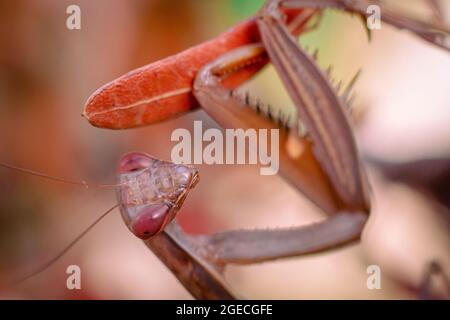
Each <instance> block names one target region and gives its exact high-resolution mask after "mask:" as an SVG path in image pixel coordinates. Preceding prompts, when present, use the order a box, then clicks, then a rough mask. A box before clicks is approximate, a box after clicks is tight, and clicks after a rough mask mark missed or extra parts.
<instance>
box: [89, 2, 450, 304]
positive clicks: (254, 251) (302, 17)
mask: <svg viewBox="0 0 450 320" xmlns="http://www.w3.org/2000/svg"><path fill="white" fill-rule="evenodd" d="M371 4H376V5H380V4H379V2H378V1H358V2H356V1H348V0H347V1H345V0H341V1H338V0H316V1H311V0H309V1H308V0H285V1H280V0H272V1H268V2H267V3H266V4H265V5H264V7H263V8H262V9H261V11H260V12H259V14H258V16H257V17H254V18H251V19H249V20H247V21H245V22H243V23H241V24H240V25H238V26H237V27H235V28H233V29H232V30H230V31H228V32H227V33H225V34H223V35H221V36H219V37H218V38H216V39H214V40H212V41H210V42H208V43H206V44H202V45H199V46H197V47H195V48H193V49H188V50H187V51H185V52H182V53H180V54H178V55H176V56H173V57H169V58H167V59H165V60H162V61H158V62H156V63H154V64H151V65H149V66H146V67H143V68H141V69H138V70H136V71H134V72H131V73H129V74H127V75H125V76H124V77H121V78H119V79H117V80H114V81H113V82H111V83H110V84H107V85H106V86H104V87H102V88H100V89H99V90H97V91H96V92H95V93H94V94H93V95H92V96H91V98H90V99H89V100H88V102H87V104H86V107H85V109H84V112H83V114H84V116H85V117H86V118H87V119H88V120H89V121H90V122H91V123H92V124H93V125H95V126H98V127H102V128H112V129H125V128H131V127H137V126H143V125H148V124H151V123H154V122H158V121H162V120H166V119H169V118H171V117H174V116H177V115H179V114H181V113H183V112H186V111H188V110H190V109H192V108H194V107H195V106H197V105H200V106H201V107H202V108H203V109H204V110H205V111H206V112H207V113H208V114H209V115H210V116H211V117H212V118H214V119H215V120H216V121H217V122H218V123H219V124H220V125H221V126H222V127H224V128H243V129H248V128H256V129H263V128H273V129H278V130H280V158H281V166H280V170H281V175H282V176H283V177H284V178H285V179H286V180H287V181H288V182H289V183H290V184H291V185H292V186H293V187H294V188H296V189H298V190H299V191H301V192H302V193H304V194H305V195H306V196H307V197H308V198H309V199H310V200H311V201H312V202H313V203H314V204H315V205H316V206H317V207H318V209H320V210H321V211H323V212H324V213H326V214H328V215H329V216H330V217H329V218H328V219H327V220H325V221H323V222H320V223H317V224H313V225H309V226H301V227H297V228H290V229H286V230H283V229H278V230H253V231H245V230H238V231H229V232H223V233H219V234H213V235H202V236H190V235H187V234H185V233H184V232H183V231H182V230H181V228H180V227H179V226H178V225H177V223H176V221H175V220H174V219H175V216H176V214H177V212H178V211H179V209H180V207H181V206H182V203H183V201H184V199H185V198H186V196H187V193H188V192H189V191H190V190H191V189H192V188H193V187H194V186H195V184H196V183H197V181H198V172H196V171H195V170H194V169H192V168H189V167H187V166H180V167H179V168H181V169H180V170H182V171H183V172H184V175H182V177H183V179H181V178H180V179H181V180H180V181H176V182H175V183H174V184H173V185H172V187H173V188H174V192H173V193H169V195H170V196H168V197H163V198H162V199H160V200H161V201H162V200H164V201H162V202H160V203H157V204H155V203H153V202H152V203H151V206H152V207H151V208H148V207H145V208H142V207H138V206H136V203H134V202H133V201H132V200H124V199H125V197H126V194H127V192H129V190H127V188H129V187H130V182H129V181H131V183H133V181H136V180H137V179H138V177H142V173H143V172H147V170H148V168H150V167H151V166H152V165H154V164H155V163H156V164H157V165H158V166H159V165H164V164H163V163H161V162H158V160H156V159H153V158H151V157H150V156H148V155H144V154H137V153H132V154H127V155H125V156H124V157H123V158H122V159H121V161H120V163H119V167H118V178H117V179H118V184H117V186H116V188H117V194H118V198H119V200H120V201H119V205H120V207H121V212H122V216H123V218H124V221H125V223H126V224H127V225H128V227H129V228H130V230H131V231H132V232H133V233H134V234H135V235H137V236H138V237H140V238H142V239H144V241H145V244H146V245H147V246H148V247H149V248H150V249H151V250H152V251H153V252H154V253H155V254H156V255H157V256H158V257H159V258H160V259H161V260H162V261H163V262H164V263H165V264H166V266H167V267H168V268H169V269H170V270H171V271H172V272H173V273H174V274H175V275H176V276H177V278H178V279H179V280H180V282H181V283H182V284H183V285H184V286H185V288H186V289H187V290H188V291H189V292H190V293H191V294H192V295H193V296H194V297H195V298H199V299H233V298H236V297H237V295H236V294H235V293H233V292H232V290H231V289H230V288H229V287H228V285H227V284H226V282H225V281H224V278H223V271H224V268H225V266H226V265H227V264H230V263H233V264H249V263H258V262H263V261H268V260H273V259H279V258H285V257H293V256H300V255H303V254H309V253H315V252H321V251H326V250H329V249H332V248H335V247H339V246H342V245H345V244H348V243H351V242H354V241H356V240H358V239H359V237H360V235H361V232H362V230H363V228H364V225H365V223H366V221H367V219H368V217H369V213H370V188H369V182H368V180H367V177H366V173H365V171H364V167H363V164H362V163H361V160H360V156H359V154H358V151H357V148H356V144H355V141H354V137H353V133H352V130H351V126H350V123H349V120H348V116H347V115H346V110H345V104H346V101H345V99H341V97H339V96H338V95H337V92H336V90H335V89H334V88H333V87H332V85H331V84H330V81H329V80H328V79H327V76H326V74H325V73H323V72H322V71H321V70H320V69H319V68H318V67H317V66H316V63H315V62H314V59H312V58H311V57H310V56H309V55H308V54H307V53H306V52H305V51H304V50H303V49H302V48H301V47H300V46H299V45H298V43H297V42H296V41H295V39H294V38H293V35H299V34H301V33H303V32H306V31H307V29H308V26H307V24H308V22H309V21H310V20H311V19H312V18H314V17H317V16H318V15H320V13H321V10H322V9H324V8H326V7H333V8H338V9H344V10H346V11H350V12H353V13H356V14H358V15H361V16H364V17H365V16H366V8H367V7H368V6H369V5H371ZM380 7H381V8H382V18H383V19H384V20H385V21H386V22H388V23H390V24H393V25H394V26H397V27H400V28H406V29H409V30H410V31H412V32H414V33H416V34H417V35H418V36H420V37H422V38H423V39H424V40H426V41H428V42H431V43H433V44H435V45H437V46H440V47H444V48H445V49H447V50H448V49H449V47H448V46H446V44H445V43H444V40H445V38H444V36H445V35H448V34H450V31H449V30H448V29H447V28H446V27H445V26H443V24H442V23H440V22H435V23H432V24H431V23H430V24H425V23H422V22H420V21H417V20H413V19H408V18H406V17H403V16H402V15H400V14H398V13H396V12H392V11H390V10H388V9H385V8H384V6H381V5H380ZM269 61H270V62H272V63H273V65H274V66H275V68H276V70H277V72H278V74H279V76H280V78H281V80H282V82H283V83H284V85H285V87H286V89H287V91H288V93H289V95H290V97H291V99H292V100H293V101H294V103H295V105H296V107H297V111H298V115H299V120H300V121H301V124H300V123H299V121H297V120H295V121H288V120H287V119H285V118H283V117H280V116H279V115H276V114H272V113H271V110H270V109H269V108H268V107H267V106H264V105H252V102H251V101H250V100H249V99H247V97H245V96H244V97H242V96H240V95H239V93H238V92H237V91H235V90H234V88H235V87H237V86H238V85H239V84H241V83H242V82H243V81H245V80H246V79H248V78H249V77H251V76H252V75H253V74H255V73H256V72H257V71H258V70H260V69H261V68H262V67H263V66H264V65H265V64H266V63H268V62H269ZM303 127H304V128H305V129H306V130H303V129H302V128H303ZM304 131H306V133H305V132H304ZM167 166H168V167H170V168H173V167H171V165H169V164H167ZM170 176H171V177H177V175H175V174H172V173H171V174H170ZM125 180H126V181H128V182H124V181H125ZM146 181H147V180H146ZM138 187H140V186H139V185H138ZM135 200H136V199H135ZM138 200H139V199H138ZM141 200H142V199H141ZM139 205H142V203H139ZM141 210H142V211H141Z"/></svg>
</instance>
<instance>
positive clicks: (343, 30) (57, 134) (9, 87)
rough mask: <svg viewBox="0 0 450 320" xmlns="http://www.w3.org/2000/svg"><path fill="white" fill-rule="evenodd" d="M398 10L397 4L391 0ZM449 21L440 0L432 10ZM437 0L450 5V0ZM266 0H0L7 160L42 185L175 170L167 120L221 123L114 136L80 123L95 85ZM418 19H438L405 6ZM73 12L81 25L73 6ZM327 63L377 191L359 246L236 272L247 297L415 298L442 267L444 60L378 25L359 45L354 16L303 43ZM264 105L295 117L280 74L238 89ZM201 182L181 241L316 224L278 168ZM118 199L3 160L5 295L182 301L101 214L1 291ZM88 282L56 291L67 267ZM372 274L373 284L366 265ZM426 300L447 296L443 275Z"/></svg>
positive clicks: (157, 266) (231, 272)
mask: <svg viewBox="0 0 450 320" xmlns="http://www.w3.org/2000/svg"><path fill="white" fill-rule="evenodd" d="M386 2H395V3H396V4H400V5H401V4H403V5H404V4H405V2H404V1H395V0H393V1H386ZM441 2H442V3H443V5H444V12H443V13H444V14H445V15H446V16H447V18H449V16H450V3H449V2H447V1H441ZM444 2H445V3H444ZM262 3H263V1H262V0H245V1H238V0H214V1H206V0H178V1H165V0H132V1H123V0H96V1H88V0H77V1H65V0H59V1H57V0H40V1H37V0H27V1H25V0H16V1H6V0H0V161H1V162H5V163H10V164H14V165H17V166H21V167H24V168H29V169H33V170H37V171H40V172H45V173H47V174H50V175H55V176H59V177H65V178H69V179H74V180H83V179H85V180H88V181H89V182H95V183H113V182H114V179H115V177H114V172H115V166H116V163H117V161H118V160H119V158H120V156H121V155H122V154H123V153H125V152H128V151H142V152H147V153H149V154H151V155H153V156H155V157H158V158H162V159H166V160H170V151H171V148H172V147H173V145H174V144H175V143H173V142H171V141H170V135H171V133H172V131H173V130H174V129H175V128H180V127H184V128H187V129H189V130H192V123H193V120H195V119H202V120H203V121H204V123H203V125H204V128H205V129H206V127H208V126H209V127H215V126H217V125H216V124H215V123H214V122H213V121H212V120H211V119H209V118H208V116H207V115H206V114H205V113H204V112H203V111H201V110H198V111H194V112H191V113H189V114H186V115H184V116H182V117H179V118H178V119H174V120H170V121H167V122H164V123H160V124H156V125H152V126H149V127H144V128H139V129H133V130H122V131H111V130H105V129H98V128H95V127H92V126H91V125H90V124H89V123H88V122H87V121H86V120H85V119H84V118H82V117H81V112H82V108H83V105H84V103H85V101H86V99H87V98H88V97H89V95H90V94H91V93H92V92H93V91H94V90H96V89H97V88H98V87H100V86H101V85H103V84H104V83H106V82H109V81H111V80H113V79H115V78H117V77H118V76H120V75H122V74H124V73H126V72H127V71H129V70H131V69H134V68H136V67H139V66H142V65H145V64H147V63H150V62H153V61H156V60H158V59H161V58H164V57H166V56H168V55H171V54H174V53H177V52H179V51H181V50H183V49H186V48H188V47H190V46H192V45H195V44H197V43H199V42H202V41H205V40H207V39H209V38H211V37H214V36H216V35H217V34H218V33H220V32H222V31H224V30H226V29H227V28H229V27H231V26H233V25H234V24H235V23H237V22H239V21H240V20H242V19H244V18H246V17H250V16H251V15H253V14H255V12H256V11H257V10H258V8H259V7H260V6H261V4H262ZM407 3H408V6H407V8H406V7H405V8H402V9H404V10H409V11H408V12H410V13H411V14H412V15H417V16H419V17H421V18H423V19H427V18H429V17H431V16H432V12H431V11H430V10H428V8H427V7H426V6H424V5H423V1H408V2H407ZM70 4H77V5H79V6H80V8H81V30H68V29H67V28H66V19H67V17H68V15H67V14H66V8H67V6H69V5H70ZM300 42H301V43H302V44H304V45H308V46H309V47H310V48H311V50H312V49H314V48H319V63H320V65H321V66H322V67H327V66H328V65H330V64H332V65H333V66H334V75H335V77H336V78H337V79H342V80H343V81H344V83H345V82H348V81H349V80H350V79H351V78H352V77H353V75H354V74H355V73H356V72H357V71H358V70H359V69H361V70H362V74H361V76H360V79H359V81H358V82H357V84H356V86H355V93H356V96H355V102H354V111H353V114H354V116H355V131H356V135H357V139H358V143H359V146H360V150H361V152H362V153H363V156H364V158H365V159H366V160H367V168H368V172H369V177H370V181H371V186H372V196H373V205H374V208H373V211H372V214H371V217H370V220H369V222H368V225H367V227H366V229H365V231H364V234H363V237H362V241H361V243H359V244H355V245H352V246H349V247H346V248H344V249H340V250H335V251H331V252H328V253H323V254H319V255H313V256H306V257H302V258H293V259H286V260H282V261H277V262H271V263H264V264H260V265H255V266H245V267H231V268H229V269H228V270H227V272H226V278H227V280H228V282H229V283H230V286H231V287H232V288H233V289H234V290H235V292H238V293H239V294H240V295H241V296H242V297H245V298H254V299H258V298H274V299H282V298H285V299H414V298H417V296H418V288H419V286H420V283H421V281H422V278H423V277H424V273H425V270H426V267H427V265H428V264H429V263H430V261H432V260H436V261H438V262H439V263H440V265H441V267H442V269H443V270H444V271H445V272H446V273H447V275H450V233H449V226H450V214H449V209H448V208H449V204H450V183H449V182H450V180H449V179H450V143H449V142H450V126H449V124H450V113H449V110H450V90H449V89H450V87H449V84H450V72H449V71H450V55H448V54H447V53H446V52H444V51H443V50H440V49H437V48H434V47H432V46H431V45H429V44H427V43H425V42H423V41H421V40H419V39H418V38H416V37H414V36H412V35H411V34H410V33H408V32H401V31H399V30H397V29H394V28H392V27H390V26H388V25H387V24H385V23H383V24H382V29H381V30H379V31H374V34H373V40H372V42H371V43H368V40H367V35H366V31H365V30H364V28H363V26H362V24H361V22H360V20H359V19H357V18H355V17H351V16H349V15H346V14H343V13H340V12H337V11H332V10H327V11H326V14H325V17H324V19H323V21H322V24H321V26H320V28H319V29H318V30H316V31H315V32H313V33H310V34H307V35H305V36H303V37H301V39H300ZM245 86H246V88H245V89H246V90H249V91H250V92H251V94H252V95H255V96H258V97H260V98H261V99H262V100H263V101H268V102H270V103H271V104H272V105H274V106H276V107H279V108H284V109H285V110H288V112H289V110H290V112H293V110H294V107H293V105H292V102H291V101H290V99H289V98H288V96H287V94H286V91H285V89H284V88H283V86H282V85H281V83H280V81H279V79H278V77H277V76H276V73H275V71H274V70H273V67H271V66H269V67H266V68H265V69H264V70H263V72H261V74H259V75H258V76H257V77H256V78H255V79H253V80H252V81H250V82H249V83H248V84H246V85H245ZM199 170H200V176H201V182H200V183H199V184H198V186H197V187H196V188H195V189H194V190H193V191H192V192H191V193H190V195H189V197H188V198H187V201H186V202H185V204H184V206H183V209H182V211H181V213H180V215H179V221H180V223H181V224H182V225H183V227H184V228H185V229H186V231H188V232H190V233H210V232H215V231H219V230H229V229H234V228H255V227H279V226H293V225H301V224H306V223H310V222H313V221H317V220H319V219H322V218H323V216H322V214H321V213H320V212H317V209H316V208H315V207H313V205H311V204H310V203H309V202H308V200H306V199H305V198H304V197H303V196H302V195H301V194H299V193H298V192H297V191H296V190H294V189H292V188H291V187H290V186H289V185H287V184H286V183H285V182H284V181H283V180H282V179H281V178H280V177H277V176H260V175H259V174H258V172H259V171H258V168H257V167H254V166H226V165H221V166H218V165H215V166H207V165H202V166H199ZM114 203H115V193H114V191H113V190H112V189H111V190H110V189H106V190H105V189H102V190H95V189H85V188H83V187H77V186H70V185H65V184H61V183H55V182H52V181H48V180H45V179H40V178H37V177H32V176H28V175H24V174H22V173H18V172H13V171H11V170H7V169H3V168H0V298H3V299H50V298H51V299H181V298H191V296H190V295H189V294H188V293H187V292H186V291H185V290H184V288H183V287H182V286H181V285H180V284H179V283H178V282H177V280H176V278H175V277H174V276H173V275H172V274H171V273H170V272H169V271H168V270H167V269H166V268H165V266H164V265H163V264H162V263H161V262H160V261H159V260H158V259H157V257H155V256H154V255H153V254H152V253H151V252H150V251H149V250H148V249H147V248H146V246H145V245H144V244H143V243H142V242H141V241H140V240H139V239H137V238H136V237H134V236H133V235H132V234H131V233H130V232H129V231H128V229H127V228H126V226H125V224H124V223H123V222H122V219H121V217H120V214H119V212H118V211H116V212H115V213H113V214H111V215H109V216H108V217H107V218H106V219H105V220H104V221H103V222H102V223H100V224H99V225H98V226H97V227H95V229H94V230H93V231H92V232H90V233H89V234H88V235H87V236H86V237H85V238H84V239H83V240H82V241H81V242H80V243H78V244H77V245H76V246H75V247H74V248H73V249H72V250H70V251H69V252H68V253H67V254H66V255H65V256H64V257H63V258H62V259H60V260H59V261H58V262H57V263H55V264H54V265H53V266H51V267H50V268H49V269H48V270H46V271H45V272H43V273H41V274H39V275H37V276H35V277H33V278H31V279H29V280H27V281H26V282H24V283H22V284H20V285H18V286H15V287H13V288H11V287H9V288H7V287H6V286H5V284H6V283H7V282H8V281H9V280H11V279H13V278H16V277H18V276H20V275H22V274H24V273H25V272H27V271H29V270H32V269H34V268H36V267H38V266H39V265H40V264H42V263H43V262H45V261H47V260H48V259H50V258H52V257H53V256H54V255H55V254H56V253H57V252H58V251H59V250H60V249H61V248H62V247H63V246H64V245H66V244H67V243H69V242H70V241H71V240H72V239H73V238H74V237H75V236H76V235H78V234H79V233H80V232H81V231H82V230H83V229H84V228H86V227H87V226H88V225H89V224H90V223H91V222H92V221H93V220H95V218H96V217H98V216H99V215H100V214H101V213H102V212H104V211H105V210H106V209H108V208H109V207H111V206H112V204H114ZM71 264H76V265H78V266H80V268H81V285H82V289H81V290H68V289H67V288H66V278H67V274H66V273H65V270H66V268H67V266H68V265H71ZM372 264H376V265H379V266H380V268H381V272H382V278H381V279H382V280H381V286H382V288H381V289H380V290H368V289H367V287H366V280H367V277H368V274H367V273H366V269H367V267H368V266H369V265H372ZM434 287H435V290H434V291H433V295H434V296H435V297H445V294H444V291H443V285H442V283H441V282H439V279H438V280H437V281H436V284H435V285H434Z"/></svg>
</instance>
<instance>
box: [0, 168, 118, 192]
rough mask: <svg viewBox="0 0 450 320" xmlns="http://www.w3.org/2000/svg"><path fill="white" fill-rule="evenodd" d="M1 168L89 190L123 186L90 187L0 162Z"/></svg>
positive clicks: (86, 184)
mask: <svg viewBox="0 0 450 320" xmlns="http://www.w3.org/2000/svg"><path fill="white" fill-rule="evenodd" d="M0 167H4V168H7V169H11V170H15V171H18V172H21V173H26V174H30V175H33V176H36V177H41V178H44V179H48V180H52V181H56V182H62V183H67V184H72V185H77V186H83V187H85V188H87V189H88V188H90V186H92V187H94V188H111V187H117V186H120V185H121V184H90V185H89V184H88V183H87V182H86V181H85V180H81V181H76V180H70V179H65V178H59V177H55V176H51V175H48V174H45V173H42V172H38V171H33V170H30V169H25V168H21V167H18V166H15V165H12V164H7V163H3V162H0Z"/></svg>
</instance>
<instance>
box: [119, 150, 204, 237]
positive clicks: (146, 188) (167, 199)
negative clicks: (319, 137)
mask: <svg viewBox="0 0 450 320" xmlns="http://www.w3.org/2000/svg"><path fill="white" fill-rule="evenodd" d="M198 180H199V174H198V171H197V170H196V169H195V168H193V167H190V166H186V165H182V164H175V163H172V162H167V161H162V160H158V159H155V158H153V157H151V156H149V155H147V154H145V153H138V152H132V153H127V154H125V155H124V156H123V157H122V158H121V160H120V161H119V164H118V167H117V185H118V186H117V187H116V192H117V199H118V201H119V204H120V212H121V214H122V218H123V220H124V221H125V223H126V225H127V226H128V228H129V229H130V230H131V232H133V233H134V234H135V235H136V236H137V237H138V238H141V239H148V238H150V237H152V236H155V235H156V234H158V233H159V232H161V231H162V230H163V229H164V227H165V226H166V225H167V224H168V223H170V222H171V221H172V220H173V219H174V218H175V216H176V214H177V212H178V210H179V209H180V208H181V206H182V204H183V202H184V199H185V198H186V196H187V193H188V192H189V190H190V189H192V188H193V187H194V186H195V185H196V184H197V182H198Z"/></svg>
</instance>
